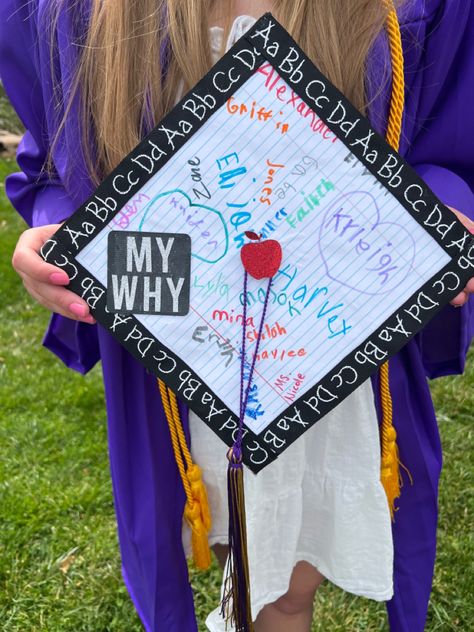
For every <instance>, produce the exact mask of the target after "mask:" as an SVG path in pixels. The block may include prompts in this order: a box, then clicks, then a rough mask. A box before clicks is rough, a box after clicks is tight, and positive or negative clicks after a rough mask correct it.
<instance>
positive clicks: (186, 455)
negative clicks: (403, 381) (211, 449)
mask: <svg viewBox="0 0 474 632" xmlns="http://www.w3.org/2000/svg"><path fill="white" fill-rule="evenodd" d="M382 2H383V3H384V5H385V6H386V8H387V9H388V14H387V20H386V28H387V33H388V38H389V44H390V58H391V65H392V94H391V98H390V110H389V115H388V123H387V132H386V135H385V139H386V141H387V143H388V144H389V145H390V146H391V147H393V148H394V149H395V150H397V151H398V148H399V145H400V135H401V129H402V117H403V109H404V105H405V77H404V63H403V49H402V40H401V33H400V24H399V22H398V17H397V13H396V11H395V7H394V5H393V1H392V0H382ZM379 384H380V402H381V407H382V424H381V431H380V434H381V474H380V476H381V482H382V485H383V487H384V489H385V493H386V495H387V500H388V503H389V507H390V515H391V517H392V520H393V519H394V515H395V511H396V509H395V500H396V499H397V498H399V496H400V487H401V485H402V478H401V474H400V465H402V464H401V463H400V460H399V455H398V447H397V432H396V430H395V428H394V426H393V410H392V396H391V393H390V386H389V367H388V362H386V363H385V364H383V365H382V366H381V367H380V371H379ZM158 386H159V389H160V394H161V399H162V402H163V408H164V411H165V415H166V419H167V421H168V425H169V429H170V435H171V442H172V445H173V451H174V455H175V459H176V464H177V466H178V470H179V473H180V476H181V480H182V481H183V487H184V491H185V494H186V505H185V509H184V517H185V519H186V521H187V522H188V524H189V526H190V528H191V539H192V550H193V559H194V562H195V564H196V566H197V567H198V568H199V569H202V570H205V569H207V568H209V566H210V564H211V554H210V549H209V544H208V533H209V531H210V528H211V514H210V510H209V502H208V497H207V493H206V488H205V486H204V483H203V481H202V476H201V470H200V468H199V466H198V465H196V464H195V463H193V460H192V457H191V453H190V451H189V448H188V445H187V443H186V437H185V435H184V431H183V426H182V424H181V419H180V416H179V410H178V404H177V401H176V395H175V394H174V393H173V391H172V390H171V389H170V388H168V387H167V386H166V385H165V384H164V382H163V381H162V380H158ZM402 467H403V468H404V469H405V470H406V468H405V467H404V466H403V465H402ZM407 472H408V470H407ZM408 474H409V472H408ZM410 480H411V477H410Z"/></svg>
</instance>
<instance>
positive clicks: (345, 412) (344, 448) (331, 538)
mask: <svg viewBox="0 0 474 632" xmlns="http://www.w3.org/2000/svg"><path fill="white" fill-rule="evenodd" d="M254 21H255V20H254V18H252V17H250V16H239V17H238V18H237V19H236V20H235V22H234V23H233V26H232V29H231V32H230V35H229V39H228V41H227V47H226V49H228V48H229V47H230V46H231V45H232V44H233V43H234V42H235V41H236V40H237V39H238V38H239V37H241V35H243V33H244V32H245V31H246V30H247V29H248V28H250V26H252V24H253V23H254ZM210 34H211V42H212V50H213V53H214V57H215V60H216V61H217V58H218V54H219V51H220V45H221V41H222V29H221V28H219V27H213V28H211V29H210ZM190 433H191V452H192V455H193V458H194V459H195V461H196V463H198V464H199V465H200V467H201V468H202V470H203V477H204V481H205V483H206V486H207V491H208V494H209V500H210V507H211V513H212V521H213V524H212V530H211V533H210V543H211V544H215V543H222V544H226V543H227V528H228V513H227V486H226V480H227V479H226V472H227V457H226V448H225V446H224V444H223V443H222V441H221V439H219V438H218V437H217V436H216V435H215V434H214V433H213V432H212V430H210V429H209V428H208V427H207V426H206V424H205V423H204V422H202V421H201V420H200V419H199V418H198V417H197V415H196V414H195V413H193V412H190ZM244 479H245V505H246V513H247V538H248V556H249V565H250V579H251V586H250V588H251V605H252V615H253V618H254V619H255V618H256V616H257V614H258V612H259V611H260V609H261V608H263V606H264V605H265V604H268V603H271V602H272V601H275V600H276V599H278V597H280V596H281V595H283V594H284V593H285V592H286V591H287V590H288V585H289V581H290V576H291V572H292V570H293V567H294V566H295V564H296V563H297V562H298V561H300V560H306V561H307V562H309V563H310V564H312V565H313V566H315V567H316V568H317V569H318V570H319V571H320V572H321V573H322V574H323V575H324V576H325V577H326V578H327V579H328V580H330V581H331V582H332V583H334V584H336V585H337V586H339V587H341V588H343V589H344V590H346V591H348V592H351V593H353V594H355V595H361V596H364V597H368V598H370V599H375V600H377V601H385V600H388V599H390V598H391V597H392V595H393V582H392V578H393V542H392V531H391V522H390V513H389V508H388V503H387V500H386V496H385V492H384V489H383V487H382V484H381V483H380V444H379V428H378V421H377V416H376V411H375V406H374V400H373V393H372V387H371V384H370V380H368V381H366V382H365V383H364V384H362V385H361V386H360V387H359V388H358V389H357V390H356V391H355V392H354V393H352V395H350V396H349V397H347V398H346V399H345V400H344V401H343V402H342V403H341V404H339V406H337V407H336V408H335V410H333V411H332V412H330V413H329V414H327V415H326V416H325V417H324V418H323V419H321V420H320V421H319V422H318V423H317V424H315V425H314V426H313V427H312V428H311V429H310V430H308V431H307V432H306V433H305V434H304V435H303V436H302V437H300V438H299V439H298V440H297V441H296V442H295V443H293V444H292V445H291V446H290V447H289V448H288V449H287V450H285V452H283V454H281V455H280V456H279V457H278V459H276V460H275V461H274V462H272V463H271V464H270V465H268V466H267V467H265V468H264V469H263V470H262V471H261V472H260V473H259V474H257V475H254V474H252V473H251V472H250V471H249V470H248V469H246V470H245V477H244ZM183 543H184V546H185V550H186V551H187V553H188V554H190V545H189V533H188V530H187V528H186V529H185V530H184V533H183ZM206 624H207V627H208V629H209V630H211V632H225V630H226V629H227V631H229V630H230V629H231V628H230V626H229V625H228V626H227V628H226V624H225V621H224V620H223V619H222V618H221V616H220V614H219V608H217V609H216V610H214V611H213V612H211V613H210V614H209V616H208V618H207V620H206Z"/></svg>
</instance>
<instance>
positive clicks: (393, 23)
mask: <svg viewBox="0 0 474 632" xmlns="http://www.w3.org/2000/svg"><path fill="white" fill-rule="evenodd" d="M383 3H384V5H385V6H386V8H387V9H388V15H387V20H386V28H387V33H388V39H389V45H390V59H391V64H392V94H391V98H390V110H389V114H388V122H387V132H386V134H385V140H386V141H387V143H388V144H389V145H390V146H391V147H393V148H394V149H395V150H396V151H398V149H399V146H400V136H401V131H402V117H403V110H404V107H405V73H404V61H403V48H402V36H401V33H400V23H399V22H398V17H397V12H396V11H395V7H394V5H393V1H392V0H383ZM379 384H380V403H381V407H382V424H381V430H380V442H381V471H380V479H381V482H382V485H383V487H384V490H385V494H386V495H387V500H388V505H389V508H390V516H391V518H392V520H394V517H395V511H396V508H395V500H396V499H397V498H399V497H400V487H401V486H402V484H403V480H402V476H401V472H400V466H401V467H403V469H404V470H405V471H406V472H407V473H408V476H409V478H410V482H411V483H413V481H412V478H411V475H410V472H409V471H408V469H407V468H406V467H405V466H404V465H403V463H401V462H400V459H399V453H398V446H397V431H396V430H395V428H394V426H393V407H392V395H391V393H390V383H389V367H388V362H385V363H384V364H382V366H381V367H380V370H379Z"/></svg>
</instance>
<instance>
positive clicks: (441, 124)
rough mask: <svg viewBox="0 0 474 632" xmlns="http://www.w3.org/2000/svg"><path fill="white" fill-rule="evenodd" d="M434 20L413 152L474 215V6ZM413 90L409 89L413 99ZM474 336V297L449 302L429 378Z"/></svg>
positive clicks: (424, 337)
mask: <svg viewBox="0 0 474 632" xmlns="http://www.w3.org/2000/svg"><path fill="white" fill-rule="evenodd" d="M438 5H439V8H438V11H437V12H436V13H435V16H434V19H433V20H432V21H431V24H430V25H429V31H428V33H427V37H426V39H425V46H424V54H423V55H422V60H421V64H420V65H419V68H420V77H419V78H417V81H416V88H415V90H414V92H415V93H416V95H415V97H416V98H414V99H412V101H414V102H415V103H416V106H415V107H412V108H411V109H410V108H409V109H408V111H407V112H408V117H407V118H408V120H406V121H405V130H408V134H407V136H408V137H409V138H410V139H411V142H410V144H409V145H408V146H406V148H405V152H406V159H407V160H408V162H409V163H410V164H411V165H412V166H413V167H414V168H415V170H416V171H417V172H418V173H419V175H420V176H421V177H422V178H423V179H424V180H425V181H426V182H427V184H428V185H429V186H430V187H431V189H432V190H433V191H434V192H435V194H436V195H437V196H438V197H439V198H440V199H441V200H442V201H443V202H444V203H445V204H447V205H448V206H451V207H453V208H456V209H457V210H459V211H461V212H462V213H464V214H465V215H467V216H468V217H470V218H471V219H473V220H474V193H473V191H474V151H473V144H474V117H473V116H472V115H471V114H470V112H471V108H472V103H473V101H474V7H473V5H472V2H471V1H470V0H469V1H468V2H466V1H465V0H446V1H445V2H440V3H438ZM409 99H410V95H408V100H409ZM473 336H474V299H473V297H472V296H471V298H470V300H469V301H468V303H467V304H466V305H465V306H464V307H462V308H455V307H452V306H450V305H448V306H447V307H445V308H444V310H442V311H441V313H440V314H439V315H438V316H436V317H435V318H434V319H433V320H432V321H431V322H430V323H429V325H428V326H427V327H426V328H425V329H424V330H423V331H422V332H421V334H420V335H419V336H418V343H419V345H420V350H421V354H422V361H423V365H424V367H425V371H426V374H427V376H428V377H429V378H434V377H439V376H443V375H448V374H453V373H462V372H463V370H464V365H465V359H466V354H467V351H468V349H469V346H470V344H471V341H472V338H473Z"/></svg>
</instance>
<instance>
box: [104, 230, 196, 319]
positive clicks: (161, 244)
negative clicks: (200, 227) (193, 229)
mask: <svg viewBox="0 0 474 632" xmlns="http://www.w3.org/2000/svg"><path fill="white" fill-rule="evenodd" d="M190 269H191V238H190V237H189V235H183V234H178V233H142V232H123V231H112V232H110V233H109V237H108V270H107V274H108V284H107V309H108V310H109V311H110V312H114V313H116V312H118V313H121V314H127V313H134V314H174V315H176V316H183V315H185V314H187V313H188V311H189V288H190Z"/></svg>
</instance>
